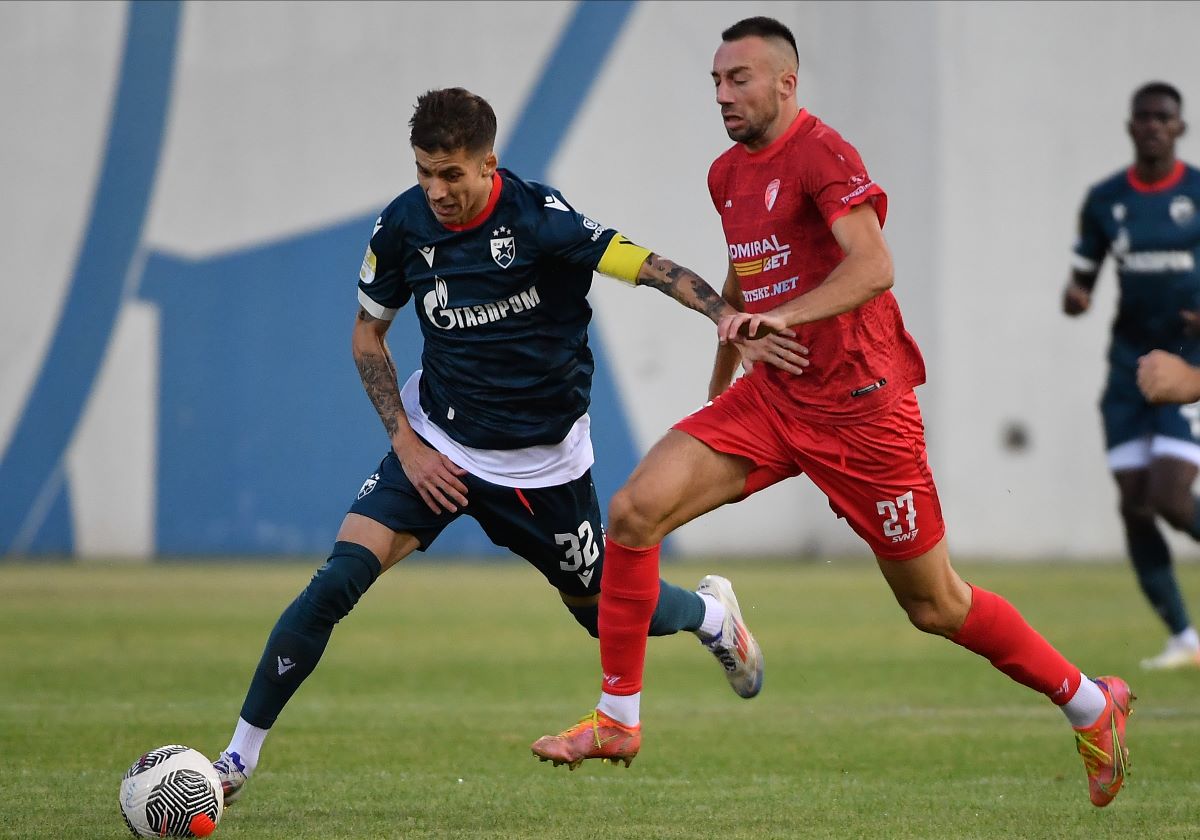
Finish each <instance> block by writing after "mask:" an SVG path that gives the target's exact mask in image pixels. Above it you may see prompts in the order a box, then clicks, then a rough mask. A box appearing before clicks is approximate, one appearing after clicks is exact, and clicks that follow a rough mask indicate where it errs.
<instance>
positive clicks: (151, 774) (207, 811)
mask: <svg viewBox="0 0 1200 840" xmlns="http://www.w3.org/2000/svg"><path fill="white" fill-rule="evenodd" d="M223 810H224V803H223V802H222V793H221V784H220V781H219V780H218V778H217V775H216V772H215V771H214V770H213V768H212V764H211V763H210V762H209V760H208V759H207V758H205V757H204V756H203V755H201V754H200V753H198V752H197V751H196V750H193V749H191V748H189V747H185V746H183V745H181V744H169V745H167V746H165V747H159V748H158V749H155V750H151V751H150V752H148V753H146V754H145V755H142V756H140V757H139V758H138V760H137V761H135V762H134V763H133V764H132V765H131V766H130V768H129V769H128V770H127V771H126V772H125V775H124V777H122V779H121V815H122V816H123V817H124V819H125V825H126V826H127V827H128V828H129V830H130V832H132V833H133V835H134V836H135V837H197V836H206V835H207V834H208V833H211V830H212V828H214V827H215V826H216V824H217V822H219V821H220V819H221V816H222V811H223ZM200 815H204V816H206V817H207V818H208V819H207V821H205V820H204V819H203V818H202V817H201V819H200V821H199V822H197V818H198V817H200ZM200 826H206V827H207V828H208V830H207V831H204V832H203V833H196V832H197V831H199V830H201V829H200V828H199V827H200Z"/></svg>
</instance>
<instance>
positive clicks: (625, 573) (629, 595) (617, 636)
mask: <svg viewBox="0 0 1200 840" xmlns="http://www.w3.org/2000/svg"><path fill="white" fill-rule="evenodd" d="M656 603H658V546H657V545H653V546H650V547H649V548H629V547H627V546H624V545H621V544H620V543H615V542H613V541H612V540H610V539H608V538H607V537H605V539H604V572H603V573H602V574H601V577H600V615H599V618H598V619H597V621H598V622H599V627H600V667H601V668H603V669H604V686H603V690H604V691H605V692H607V693H608V694H619V695H629V694H637V693H638V692H639V691H641V690H642V671H643V670H644V669H645V666H646V633H647V632H648V631H649V629H650V616H652V615H653V614H654V605H655V604H656Z"/></svg>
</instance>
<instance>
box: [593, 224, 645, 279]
mask: <svg viewBox="0 0 1200 840" xmlns="http://www.w3.org/2000/svg"><path fill="white" fill-rule="evenodd" d="M649 256H650V250H649V249H648V248H643V247H642V246H641V245H635V244H634V243H632V242H630V241H629V240H628V239H626V238H625V237H624V236H622V235H621V234H619V233H618V234H617V235H616V236H614V237H613V238H612V239H611V240H609V243H608V248H606V249H605V250H604V256H602V257H600V262H599V263H597V264H596V271H599V272H600V273H601V274H606V275H608V276H609V277H615V278H617V279H618V280H624V281H625V282H626V283H630V284H632V285H637V276H638V272H639V271H641V270H642V263H644V262H645V261H646V258H647V257H649Z"/></svg>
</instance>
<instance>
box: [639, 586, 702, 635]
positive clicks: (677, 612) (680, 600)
mask: <svg viewBox="0 0 1200 840" xmlns="http://www.w3.org/2000/svg"><path fill="white" fill-rule="evenodd" d="M703 621H704V601H703V600H702V599H701V598H700V596H699V595H697V594H696V593H695V592H692V591H691V590H690V589H684V588H683V587H682V586H675V585H674V584H673V583H667V582H666V581H665V580H662V579H661V578H660V579H659V581H658V603H657V604H655V605H654V615H652V616H650V631H649V635H651V636H670V635H671V634H672V633H678V632H679V631H680V630H697V629H699V627H700V623H701V622H703Z"/></svg>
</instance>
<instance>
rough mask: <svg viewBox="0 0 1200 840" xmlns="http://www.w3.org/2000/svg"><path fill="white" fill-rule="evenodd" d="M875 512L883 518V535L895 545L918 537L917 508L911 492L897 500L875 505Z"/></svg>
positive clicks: (898, 497)
mask: <svg viewBox="0 0 1200 840" xmlns="http://www.w3.org/2000/svg"><path fill="white" fill-rule="evenodd" d="M875 511H876V512H877V513H878V514H879V515H880V516H882V517H883V535H884V536H885V537H890V538H891V540H892V542H894V543H902V542H909V541H911V540H914V539H916V537H917V508H916V506H915V505H914V504H913V494H912V491H911V490H909V491H908V492H907V493H904V494H903V495H900V496H897V497H896V498H895V499H884V500H883V501H882V502H876V503H875Z"/></svg>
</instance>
